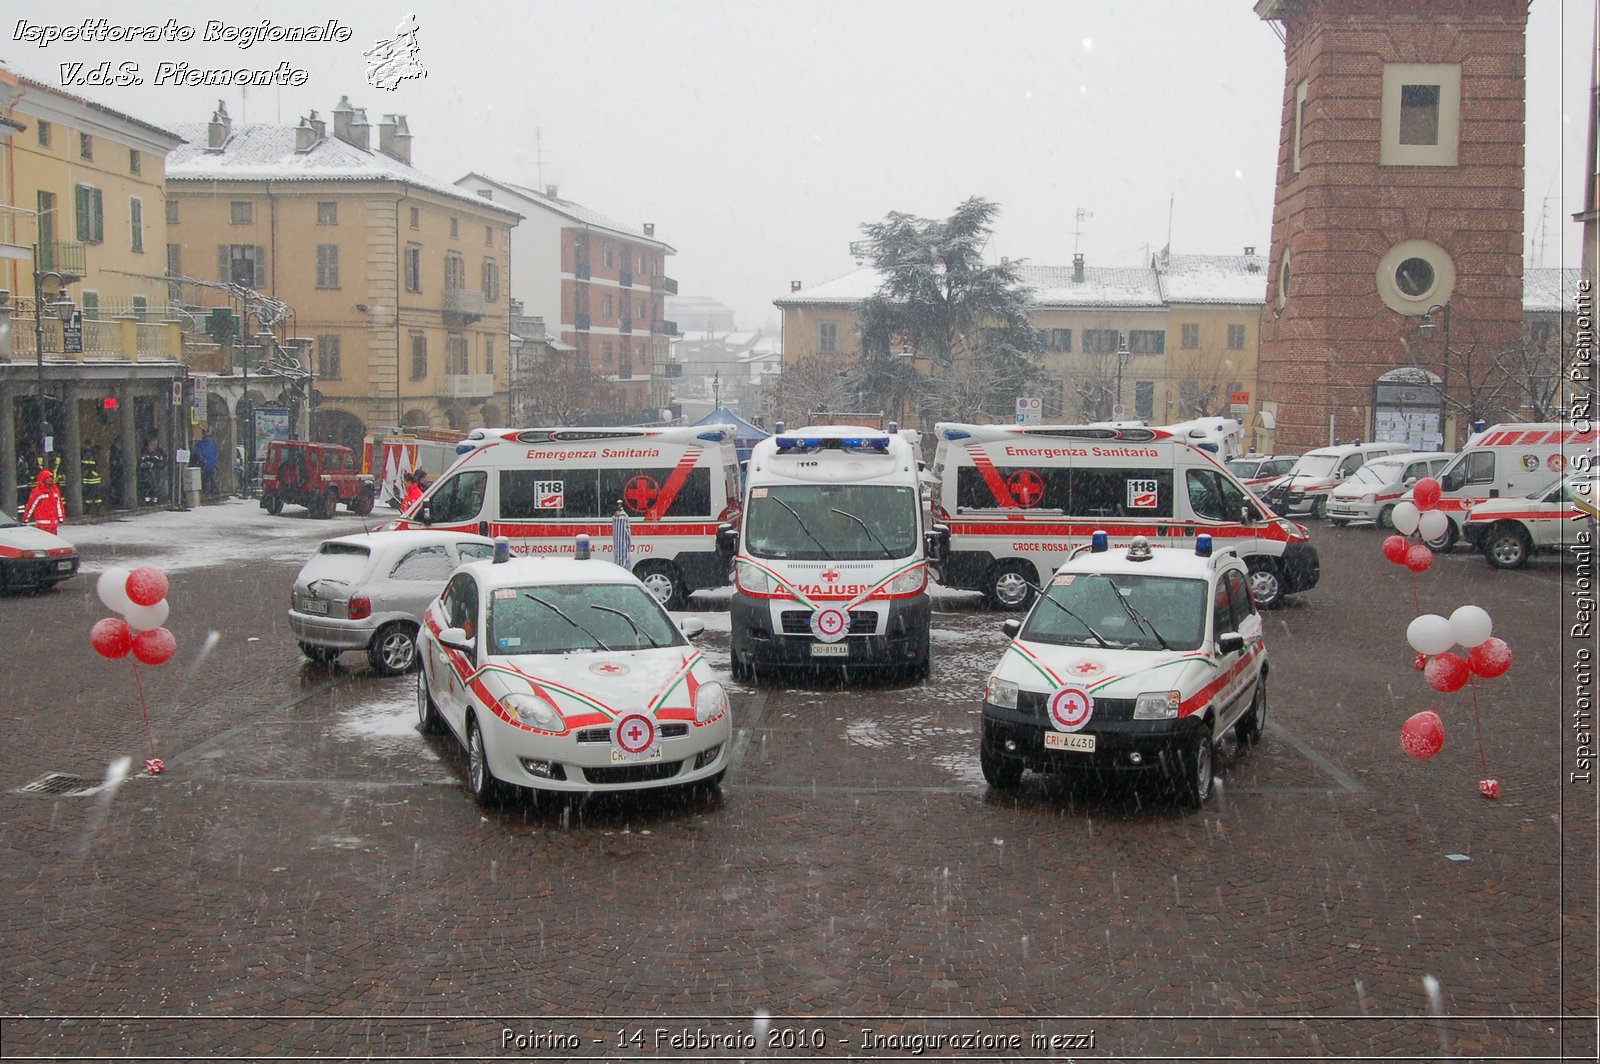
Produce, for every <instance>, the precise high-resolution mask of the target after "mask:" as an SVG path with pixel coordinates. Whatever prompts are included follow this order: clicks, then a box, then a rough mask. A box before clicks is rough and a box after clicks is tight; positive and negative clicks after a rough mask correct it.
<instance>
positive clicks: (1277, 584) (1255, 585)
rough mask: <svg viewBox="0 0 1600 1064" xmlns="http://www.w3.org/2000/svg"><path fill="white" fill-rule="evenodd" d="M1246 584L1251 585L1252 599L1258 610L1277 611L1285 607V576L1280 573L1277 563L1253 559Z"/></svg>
mask: <svg viewBox="0 0 1600 1064" xmlns="http://www.w3.org/2000/svg"><path fill="white" fill-rule="evenodd" d="M1246 583H1248V584H1249V585H1250V597H1251V598H1253V599H1255V600H1256V608H1257V609H1261V610H1275V609H1277V608H1278V607H1279V606H1282V605H1283V574H1282V573H1280V572H1278V567H1277V565H1276V564H1275V563H1273V562H1271V561H1268V560H1266V559H1261V560H1257V559H1254V558H1252V559H1251V560H1250V577H1249V579H1248V580H1247V581H1246Z"/></svg>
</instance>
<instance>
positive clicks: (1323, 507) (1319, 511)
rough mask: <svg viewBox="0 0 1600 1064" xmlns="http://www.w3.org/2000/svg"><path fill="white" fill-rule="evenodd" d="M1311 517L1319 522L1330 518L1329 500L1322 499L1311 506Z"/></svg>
mask: <svg viewBox="0 0 1600 1064" xmlns="http://www.w3.org/2000/svg"><path fill="white" fill-rule="evenodd" d="M1311 516H1312V517H1315V518H1316V519H1317V520H1318V521H1320V520H1322V519H1323V518H1324V517H1327V516H1328V500H1327V499H1326V498H1320V499H1318V500H1317V501H1316V502H1314V503H1312V504H1311Z"/></svg>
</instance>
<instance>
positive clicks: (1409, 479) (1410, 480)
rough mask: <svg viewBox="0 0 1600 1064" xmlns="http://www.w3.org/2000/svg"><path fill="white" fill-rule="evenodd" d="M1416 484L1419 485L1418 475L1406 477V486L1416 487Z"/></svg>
mask: <svg viewBox="0 0 1600 1064" xmlns="http://www.w3.org/2000/svg"><path fill="white" fill-rule="evenodd" d="M1416 486H1417V478H1416V477H1406V487H1408V488H1414V487H1416Z"/></svg>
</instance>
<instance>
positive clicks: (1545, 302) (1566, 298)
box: [1522, 266, 1583, 314]
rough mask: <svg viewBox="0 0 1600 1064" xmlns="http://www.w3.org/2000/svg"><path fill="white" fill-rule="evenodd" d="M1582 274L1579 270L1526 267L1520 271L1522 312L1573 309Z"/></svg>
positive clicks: (1545, 312) (1536, 312)
mask: <svg viewBox="0 0 1600 1064" xmlns="http://www.w3.org/2000/svg"><path fill="white" fill-rule="evenodd" d="M1582 276H1583V272H1582V271H1581V270H1572V269H1567V270H1563V269H1555V268H1550V267H1532V266H1530V267H1528V268H1527V269H1525V270H1523V271H1522V312H1523V313H1524V314H1556V313H1559V312H1561V311H1563V310H1566V311H1571V310H1575V309H1576V304H1575V303H1574V302H1573V297H1574V296H1576V295H1577V293H1578V281H1579V280H1580V279H1581V278H1582Z"/></svg>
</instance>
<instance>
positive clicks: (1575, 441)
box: [1407, 421, 1596, 550]
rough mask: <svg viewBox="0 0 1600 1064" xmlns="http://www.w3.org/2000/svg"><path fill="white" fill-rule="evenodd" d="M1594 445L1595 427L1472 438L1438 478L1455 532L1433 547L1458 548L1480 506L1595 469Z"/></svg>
mask: <svg viewBox="0 0 1600 1064" xmlns="http://www.w3.org/2000/svg"><path fill="white" fill-rule="evenodd" d="M1595 440H1596V431H1595V426H1594V423H1593V422H1591V421H1582V422H1573V421H1567V422H1560V421H1542V422H1528V423H1512V424H1506V425H1494V426H1492V427H1490V428H1488V429H1486V430H1484V431H1483V432H1480V433H1478V434H1477V435H1475V436H1473V437H1472V438H1471V439H1470V440H1468V441H1467V445H1466V446H1465V447H1463V448H1462V449H1461V453H1460V454H1458V455H1456V457H1455V460H1454V461H1452V462H1451V463H1450V464H1449V465H1447V466H1445V467H1444V471H1443V472H1441V473H1440V474H1439V485H1440V487H1441V488H1442V489H1443V492H1442V494H1441V497H1440V499H1439V505H1438V507H1437V509H1439V510H1442V511H1443V512H1444V514H1445V515H1446V516H1447V517H1449V518H1450V527H1449V529H1447V530H1446V531H1445V533H1444V535H1442V536H1441V537H1440V538H1439V539H1437V540H1435V541H1433V542H1432V543H1430V544H1429V546H1431V547H1433V548H1434V549H1435V550H1448V549H1449V548H1450V547H1453V546H1455V542H1456V540H1457V539H1459V538H1460V536H1461V531H1462V526H1463V525H1464V524H1465V522H1466V520H1467V512H1468V511H1469V510H1471V509H1472V508H1473V507H1474V506H1476V505H1478V504H1479V503H1481V502H1484V501H1486V500H1488V499H1498V498H1500V497H1502V496H1519V495H1530V494H1532V493H1533V492H1535V491H1538V490H1539V489H1540V488H1542V487H1545V486H1546V485H1549V484H1552V483H1554V482H1555V481H1557V480H1560V479H1561V478H1562V477H1563V476H1565V475H1567V473H1568V472H1574V473H1576V472H1582V471H1584V470H1585V469H1592V468H1594V465H1595ZM1409 497H1410V496H1409V495H1408V496H1407V498H1409Z"/></svg>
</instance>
